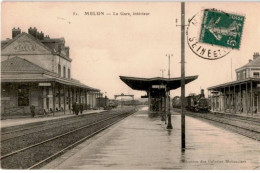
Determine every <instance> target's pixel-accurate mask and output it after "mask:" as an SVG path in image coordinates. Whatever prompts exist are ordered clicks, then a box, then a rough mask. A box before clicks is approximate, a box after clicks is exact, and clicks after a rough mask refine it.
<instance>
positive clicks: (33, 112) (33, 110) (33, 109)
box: [30, 105, 35, 117]
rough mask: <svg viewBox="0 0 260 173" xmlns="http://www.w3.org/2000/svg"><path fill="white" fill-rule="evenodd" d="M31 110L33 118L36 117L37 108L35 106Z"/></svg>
mask: <svg viewBox="0 0 260 173" xmlns="http://www.w3.org/2000/svg"><path fill="white" fill-rule="evenodd" d="M30 109H31V114H32V117H34V116H35V106H34V105H32V106H30Z"/></svg>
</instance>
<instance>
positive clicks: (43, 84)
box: [39, 83, 51, 86]
mask: <svg viewBox="0 0 260 173" xmlns="http://www.w3.org/2000/svg"><path fill="white" fill-rule="evenodd" d="M39 86H51V83H39Z"/></svg>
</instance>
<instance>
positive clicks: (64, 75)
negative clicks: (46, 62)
mask: <svg viewBox="0 0 260 173" xmlns="http://www.w3.org/2000/svg"><path fill="white" fill-rule="evenodd" d="M63 77H64V78H65V77H66V67H65V66H63Z"/></svg>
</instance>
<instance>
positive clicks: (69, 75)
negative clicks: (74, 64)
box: [68, 68, 70, 79]
mask: <svg viewBox="0 0 260 173" xmlns="http://www.w3.org/2000/svg"><path fill="white" fill-rule="evenodd" d="M68 79H70V69H69V68H68Z"/></svg>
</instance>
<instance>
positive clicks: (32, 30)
mask: <svg viewBox="0 0 260 173" xmlns="http://www.w3.org/2000/svg"><path fill="white" fill-rule="evenodd" d="M28 33H29V34H30V35H32V36H34V37H35V38H36V35H37V29H36V28H35V27H34V28H32V27H30V28H29V29H28Z"/></svg>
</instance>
